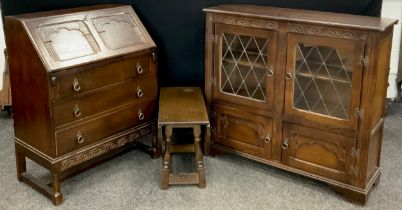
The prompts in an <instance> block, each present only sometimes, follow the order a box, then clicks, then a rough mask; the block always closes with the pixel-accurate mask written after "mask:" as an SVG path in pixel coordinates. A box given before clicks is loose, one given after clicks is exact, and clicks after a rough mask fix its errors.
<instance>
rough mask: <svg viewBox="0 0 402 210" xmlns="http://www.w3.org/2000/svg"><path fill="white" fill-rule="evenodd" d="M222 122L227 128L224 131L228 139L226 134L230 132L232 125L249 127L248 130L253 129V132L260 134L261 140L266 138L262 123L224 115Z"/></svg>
mask: <svg viewBox="0 0 402 210" xmlns="http://www.w3.org/2000/svg"><path fill="white" fill-rule="evenodd" d="M221 120H222V122H223V126H224V127H225V129H224V131H225V133H224V136H225V137H227V134H226V132H228V129H227V127H229V126H230V124H240V125H243V126H247V127H248V128H251V129H253V130H255V131H256V132H257V133H258V137H259V138H260V139H264V137H265V133H266V131H265V129H264V126H263V125H262V123H261V122H253V121H248V120H244V119H241V118H235V117H232V116H228V115H223V116H222V118H221Z"/></svg>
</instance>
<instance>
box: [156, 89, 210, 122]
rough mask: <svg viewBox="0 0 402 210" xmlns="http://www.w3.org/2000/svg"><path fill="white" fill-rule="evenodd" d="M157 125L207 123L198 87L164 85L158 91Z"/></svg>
mask: <svg viewBox="0 0 402 210" xmlns="http://www.w3.org/2000/svg"><path fill="white" fill-rule="evenodd" d="M159 94H160V95H159V116H158V125H168V124H209V120H208V114H207V109H206V108H205V102H204V97H203V94H202V91H201V88H199V87H166V88H161V89H160V93H159Z"/></svg>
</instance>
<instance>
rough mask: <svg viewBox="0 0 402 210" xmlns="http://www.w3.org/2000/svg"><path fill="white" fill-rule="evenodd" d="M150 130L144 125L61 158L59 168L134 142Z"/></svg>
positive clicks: (77, 163)
mask: <svg viewBox="0 0 402 210" xmlns="http://www.w3.org/2000/svg"><path fill="white" fill-rule="evenodd" d="M151 132H152V128H150V127H145V128H142V129H139V130H136V131H134V132H133V133H131V134H127V135H125V136H123V137H120V138H117V139H115V140H113V141H111V142H107V143H105V144H102V145H99V146H97V147H95V148H92V149H90V150H87V151H85V152H83V153H80V154H77V155H74V156H72V157H70V158H68V159H67V160H63V161H62V162H61V170H66V169H68V168H71V167H73V166H76V165H79V164H81V163H83V162H85V161H87V160H90V159H92V158H94V157H97V156H99V155H102V154H105V153H107V152H109V151H110V150H113V149H116V148H119V147H123V146H124V145H126V144H128V143H131V142H134V141H135V140H136V139H138V138H141V137H143V136H146V135H148V134H150V133H151Z"/></svg>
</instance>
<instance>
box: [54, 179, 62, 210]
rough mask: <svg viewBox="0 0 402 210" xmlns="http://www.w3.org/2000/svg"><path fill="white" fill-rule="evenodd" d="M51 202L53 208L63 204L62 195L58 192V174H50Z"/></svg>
mask: <svg viewBox="0 0 402 210" xmlns="http://www.w3.org/2000/svg"><path fill="white" fill-rule="evenodd" d="M52 190H53V196H52V201H53V204H54V205H55V206H58V205H60V204H61V203H63V195H62V194H61V192H60V175H59V174H58V173H52Z"/></svg>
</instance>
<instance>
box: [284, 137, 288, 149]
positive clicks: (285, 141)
mask: <svg viewBox="0 0 402 210" xmlns="http://www.w3.org/2000/svg"><path fill="white" fill-rule="evenodd" d="M288 148H289V140H288V139H284V140H283V143H282V149H288Z"/></svg>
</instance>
